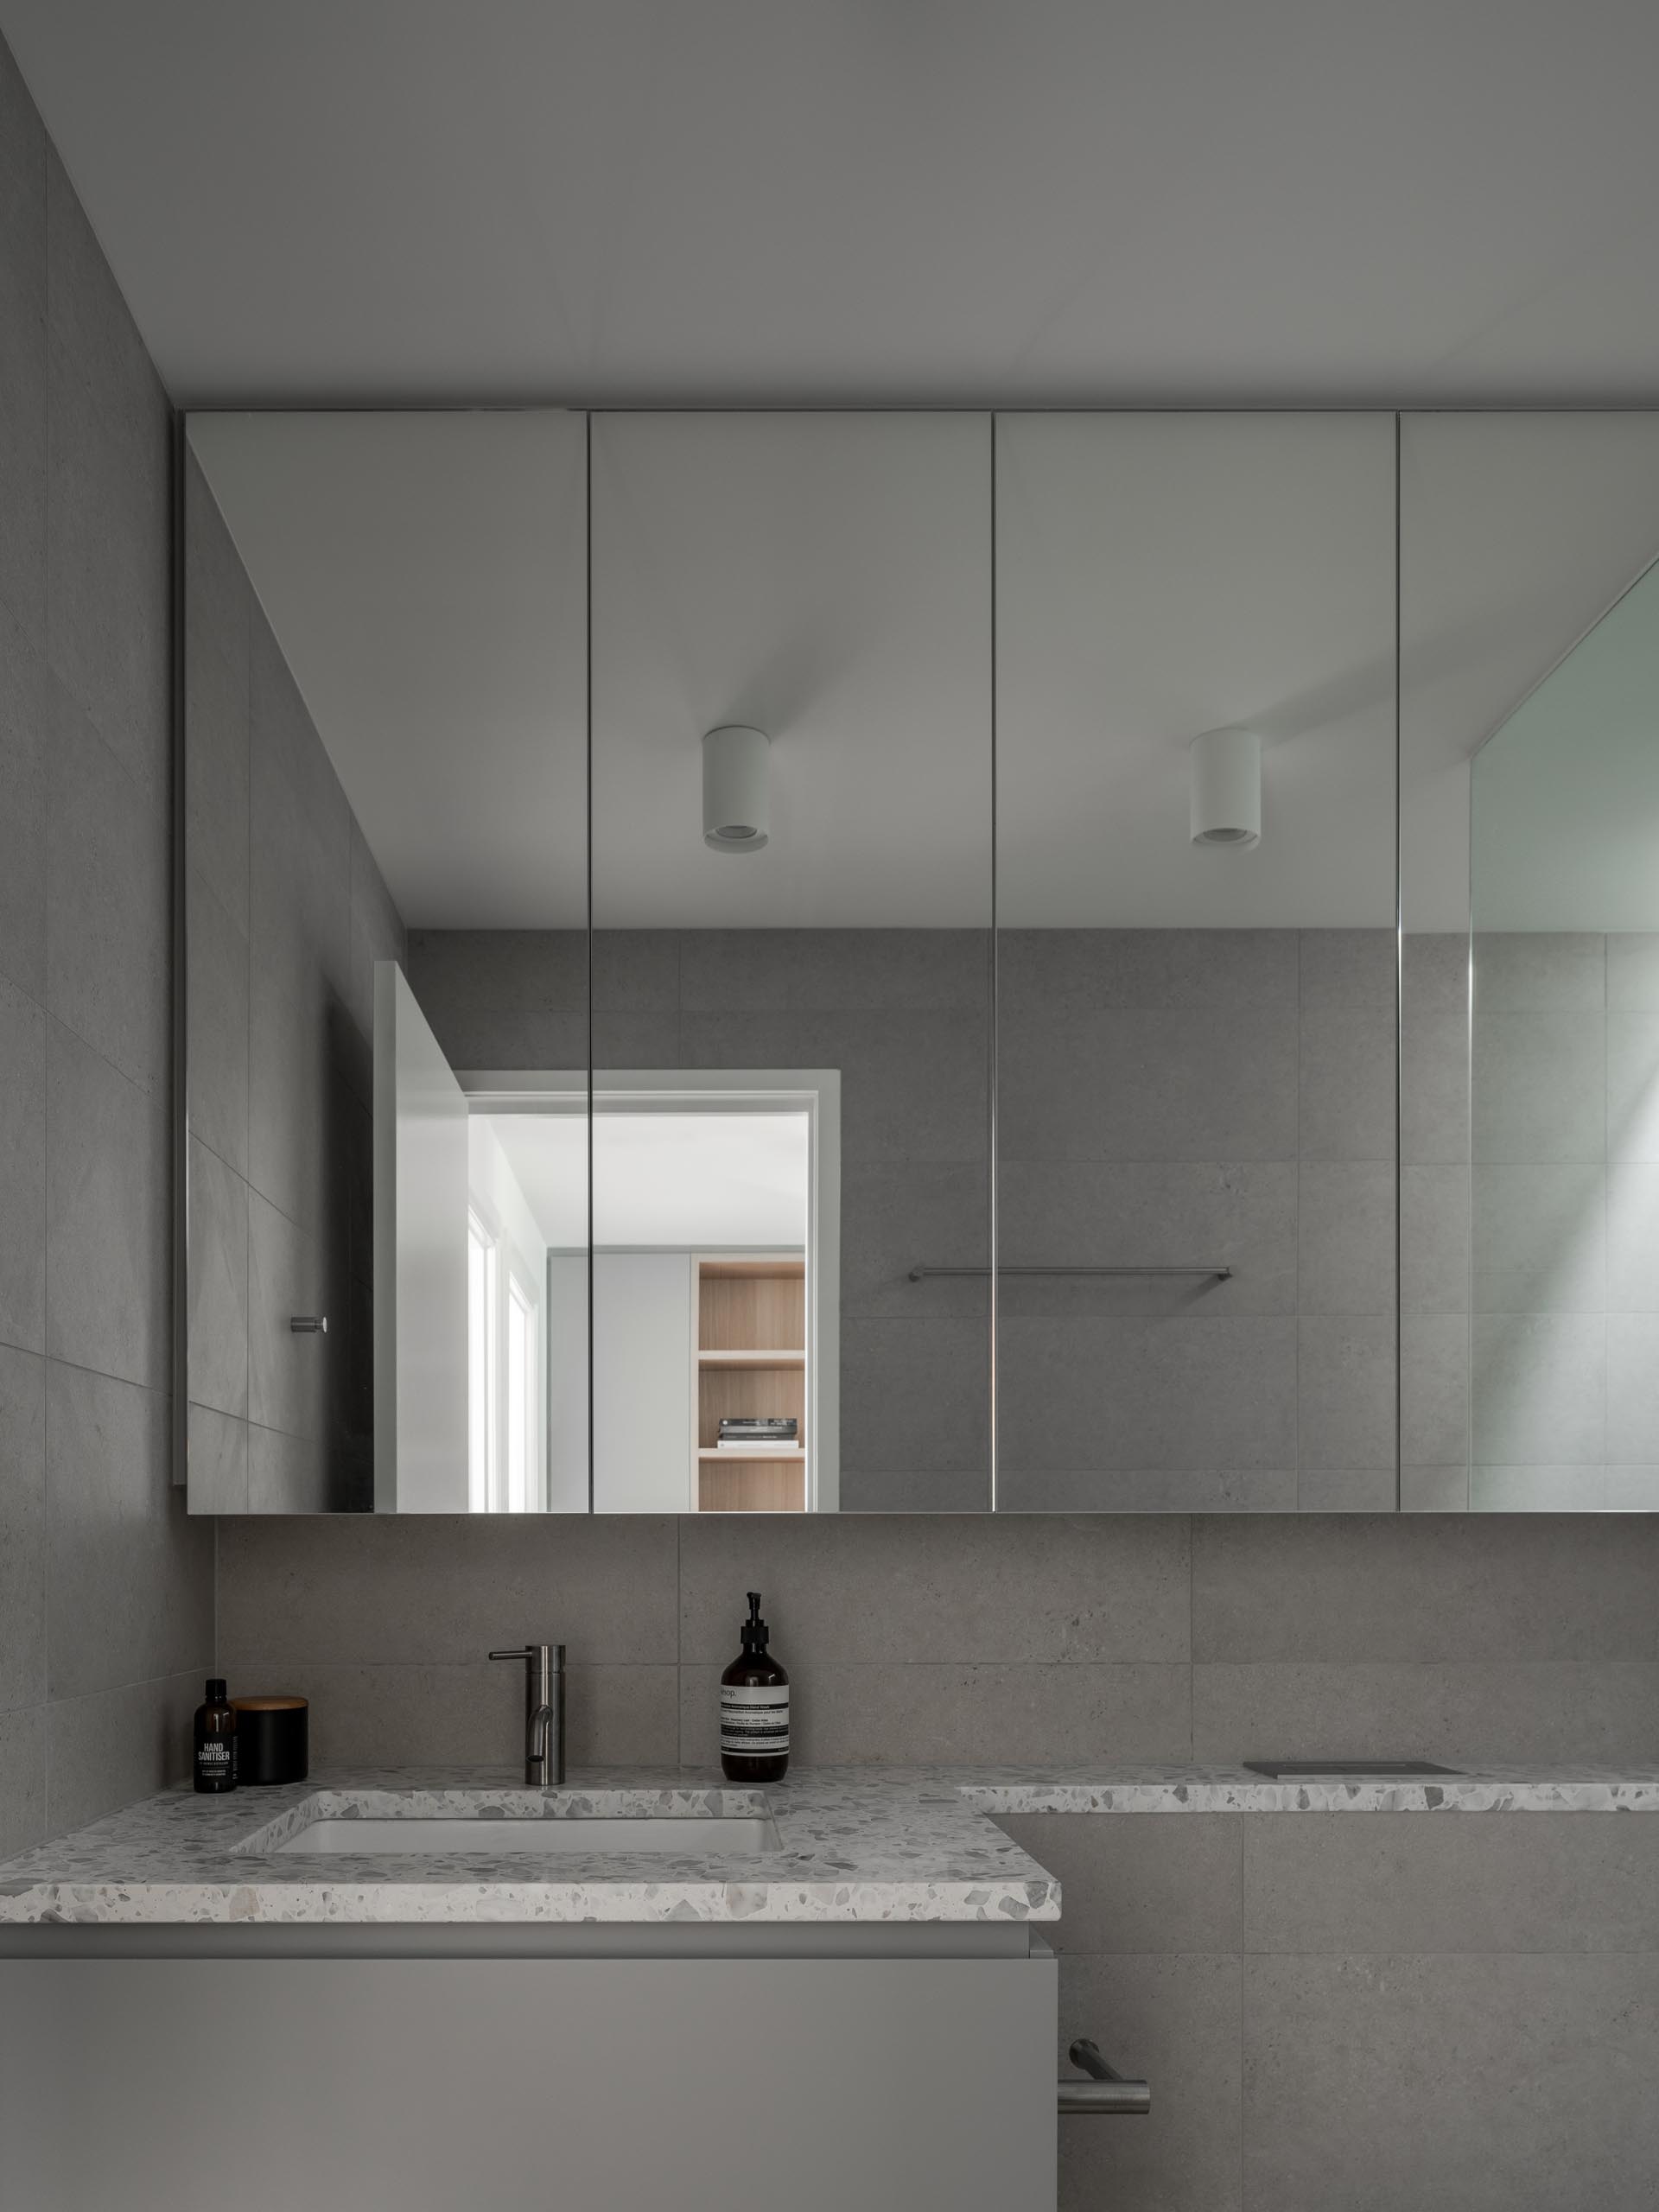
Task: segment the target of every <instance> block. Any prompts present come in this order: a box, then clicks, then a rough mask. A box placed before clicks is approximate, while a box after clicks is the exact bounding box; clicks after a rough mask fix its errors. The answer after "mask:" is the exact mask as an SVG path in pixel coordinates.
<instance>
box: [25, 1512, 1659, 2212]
mask: <svg viewBox="0 0 1659 2212" xmlns="http://www.w3.org/2000/svg"><path fill="white" fill-rule="evenodd" d="M219 1567H220V1581H219V1637H220V1641H219V1656H220V1659H221V1662H222V1663H223V1664H224V1665H225V1666H226V1669H227V1670H228V1671H229V1673H230V1675H231V1677H232V1687H233V1688H238V1689H249V1690H251V1689H256V1688H268V1689H270V1688H298V1689H299V1690H301V1691H302V1692H303V1693H304V1694H307V1695H308V1696H309V1697H310V1698H311V1699H312V1700H313V1711H312V1725H313V1730H314V1737H315V1743H316V1746H317V1751H318V1755H319V1757H320V1758H324V1759H333V1758H345V1759H351V1758H359V1759H377V1760H378V1759H387V1760H391V1761H394V1762H395V1761H418V1760H422V1759H427V1758H439V1759H460V1760H462V1761H477V1762H480V1763H492V1764H500V1763H510V1762H512V1761H514V1760H516V1758H518V1751H519V1742H520V1733H521V1730H522V1726H523V1712H522V1702H521V1695H520V1692H519V1689H518V1686H517V1685H516V1684H515V1683H514V1682H513V1681H509V1680H507V1679H505V1676H506V1671H507V1670H505V1669H502V1668H491V1667H490V1665H489V1664H488V1662H487V1661H486V1659H485V1657H484V1654H485V1653H486V1651H487V1650H489V1649H491V1647H492V1646H493V1645H497V1644H502V1643H515V1642H518V1641H519V1640H520V1639H524V1640H531V1639H535V1640H539V1639H541V1638H543V1637H563V1638H564V1640H565V1641H566V1642H567V1643H569V1647H570V1658H571V1663H572V1675H571V1694H570V1725H571V1738H572V1749H573V1753H574V1756H575V1758H578V1759H580V1760H582V1761H594V1762H597V1763H599V1764H617V1763H626V1762H629V1761H632V1760H649V1761H657V1760H665V1761H670V1762H671V1761H673V1760H675V1759H676V1758H678V1759H680V1760H682V1761H683V1762H685V1763H686V1764H691V1765H698V1766H707V1765H709V1764H711V1763H712V1761H713V1759H714V1758H715V1745H716V1735H715V1681H716V1677H717V1675H718V1672H719V1669H720V1668H721V1666H722V1665H723V1664H724V1662H726V1660H727V1659H728V1658H729V1657H730V1656H732V1649H733V1645H734V1638H735V1634H736V1624H737V1622H738V1619H739V1618H740V1616H741V1611H742V1606H743V1592H744V1591H745V1590H747V1589H749V1588H759V1589H760V1590H762V1591H763V1592H765V1600H766V1613H767V1618H768V1619H769V1620H770V1621H771V1623H772V1629H773V1633H774V1636H775V1638H776V1648H777V1649H778V1651H779V1656H781V1657H782V1658H783V1660H784V1661H785V1664H786V1665H787V1666H788V1667H789V1669H790V1670H791V1681H792V1694H793V1702H794V1716H795V1719H794V1726H795V1737H796V1744H797V1756H798V1758H799V1759H800V1760H802V1761H803V1762H808V1761H810V1762H818V1761H824V1760H832V1759H852V1760H861V1761H874V1762H896V1763H905V1762H909V1761H918V1760H963V1761H999V1760H1014V1761H1027V1762H1032V1763H1052V1764H1077V1763H1082V1762H1100V1761H1106V1760H1113V1759H1117V1760H1122V1759H1150V1760H1159V1761H1173V1760H1181V1759H1185V1758H1192V1757H1197V1758H1205V1759H1234V1758H1240V1757H1250V1756H1259V1755H1267V1754H1271V1753H1274V1752H1278V1753H1280V1754H1281V1755H1285V1756H1290V1757H1295V1756H1302V1757H1317V1756H1321V1755H1325V1756H1329V1755H1332V1754H1334V1753H1337V1752H1340V1751H1348V1752H1350V1753H1353V1754H1357V1755H1365V1754H1370V1755H1372V1756H1387V1755H1389V1754H1390V1753H1393V1754H1402V1753H1407V1754H1408V1753H1416V1754H1420V1755H1424V1756H1427V1757H1432V1758H1440V1759H1442V1760H1444V1761H1446V1762H1447V1763H1448V1764H1458V1763H1459V1761H1461V1760H1473V1759H1480V1758H1492V1759H1498V1758H1513V1759H1523V1760H1524V1759H1541V1760H1548V1759H1557V1758H1559V1759H1567V1760H1572V1759H1576V1758H1605V1759H1607V1760H1610V1761H1612V1762H1614V1763H1618V1762H1620V1761H1637V1760H1639V1761H1643V1762H1649V1761H1652V1760H1653V1759H1655V1758H1659V1608H1656V1607H1655V1606H1654V1605H1653V1602H1652V1593H1653V1590H1654V1587H1655V1584H1656V1577H1659V1522H1655V1521H1652V1520H1648V1519H1637V1520H1634V1521H1623V1522H1613V1521H1611V1520H1608V1519H1605V1518H1601V1517H1592V1516H1586V1517H1580V1518H1567V1517H1559V1516H1533V1517H1525V1518H1516V1517H1510V1516H1505V1517H1502V1518H1498V1519H1478V1518H1474V1517H1471V1516H1446V1517H1442V1516H1411V1517H1408V1518H1402V1517H1397V1516H1387V1517H1384V1516H1370V1515H1351V1516H1344V1517H1342V1518H1325V1517H1309V1518H1301V1519H1287V1518H1283V1517H1280V1516H1203V1517H1198V1518H1194V1519H1191V1520H1189V1519H1186V1518H1184V1517H1182V1516H1161V1517H1159V1518H1147V1517H1145V1516H1117V1517H1109V1516H1088V1517H1085V1518H1081V1519H1075V1520H1074V1519H1068V1518H1066V1517H1065V1516H1059V1515H1032V1516H998V1517H996V1518H995V1519H993V1518H990V1517H988V1516H953V1515H943V1516H931V1517H927V1518H924V1517H919V1516H891V1517H865V1518H861V1519H846V1518H842V1519H833V1518H824V1519H817V1520H798V1519H795V1518H792V1517H775V1518H767V1519H760V1520H753V1521H752V1520H747V1519H745V1520H737V1519H725V1518H722V1519H715V1520H709V1519H702V1518H687V1519H683V1520H680V1521H669V1520H657V1519H620V1518H618V1519H611V1520H605V1521H585V1520H562V1521H559V1522H548V1521H534V1520H532V1521H524V1522H517V1523H514V1524H505V1523H502V1522H474V1521H466V1520H460V1521H448V1520H445V1521H434V1520H425V1519H423V1520H419V1521H373V1520H369V1521H347V1522H340V1521H325V1520H315V1519H313V1520H304V1519H296V1520H275V1521H265V1522H255V1521H234V1522H233V1521H226V1522H224V1523H223V1524H222V1526H221V1529H220V1552H219ZM0 1746H3V1737H0ZM1007 1825H1009V1826H1010V1827H1012V1828H1013V1830H1014V1833H1015V1834H1017V1835H1018V1837H1019V1838H1020V1840H1021V1841H1022V1842H1023V1843H1025V1844H1026V1845H1027V1847H1029V1848H1030V1849H1031V1850H1032V1851H1033V1852H1034V1853H1036V1855H1037V1856H1038V1858H1039V1859H1040V1860H1041V1861H1042V1863H1043V1864H1044V1865H1046V1866H1050V1867H1052V1869H1053V1870H1054V1872H1056V1873H1058V1876H1059V1877H1060V1879H1061V1881H1062V1883H1063V1885H1064V1887H1065V1920H1064V1922H1063V1923H1062V1926H1061V1929H1060V1946H1061V1951H1062V1964H1061V2018H1060V2043H1061V2047H1062V2049H1063V2048H1064V2046H1065V2044H1066V2043H1067V2042H1069V2040H1070V2039H1071V2037H1073V2036H1076V2035H1079V2034H1090V2035H1093V2036H1095V2037H1096V2038H1097V2039H1098V2040H1099V2041H1100V2043H1101V2044H1102V2045H1103V2048H1104V2049H1105V2050H1107V2051H1108V2052H1109V2054H1110V2055H1111V2056H1114V2057H1115V2058H1116V2060H1117V2061H1118V2063H1120V2065H1122V2066H1123V2067H1125V2068H1126V2069H1128V2070H1130V2071H1132V2072H1144V2073H1145V2074H1146V2075H1147V2076H1148V2077H1149V2078H1150V2079H1151V2080H1152V2082H1153V2083H1154V2113H1153V2117H1152V2118H1151V2119H1150V2120H1147V2122H1145V2123H1141V2122H1139V2121H1135V2122H1124V2123H1122V2124H1121V2125H1119V2124H1116V2123H1114V2124H1111V2125H1104V2124H1102V2125H1098V2126H1097V2125H1095V2124H1092V2123H1090V2122H1085V2121H1067V2122H1065V2123H1063V2125H1062V2131H1061V2156H1062V2186H1061V2195H1060V2202H1061V2204H1062V2205H1063V2206H1064V2207H1066V2208H1068V2212H1071V2208H1077V2212H1082V2208H1083V2207H1084V2206H1088V2205H1093V2204H1097V2203H1110V2204H1111V2205H1113V2206H1114V2207H1116V2208H1119V2212H1187V2208H1191V2209H1192V2212H1217V2208H1224V2207H1245V2208H1249V2212H1258V2208H1259V2212H1269V2208H1271V2212H1281V2208H1282V2207H1285V2206H1291V2207H1302V2206H1306V2207H1307V2208H1309V2212H1313V2208H1321V2212H1322V2208H1324V2207H1325V2206H1328V2205H1332V2204H1337V2203H1340V2204H1344V2205H1356V2206H1368V2207H1376V2212H1383V2208H1388V2212H1393V2208H1395V2206H1399V2205H1405V2204H1409V2205H1421V2206H1424V2207H1444V2208H1446V2212H1452V2208H1453V2207H1456V2208H1458V2209H1459V2212H1462V2208H1463V2207H1465V2206H1467V2205H1471V2204H1474V2205H1483V2206H1486V2205H1489V2206H1491V2207H1493V2208H1497V2207H1498V2206H1505V2207H1507V2206H1509V2205H1511V2204H1519V2205H1526V2206H1533V2205H1535V2206H1538V2207H1540V2208H1542V2207H1545V2206H1550V2207H1554V2206H1558V2205H1563V2204H1569V2203H1597V2204H1606V2205H1621V2206H1622V2205H1625V2204H1631V2205H1634V2204H1637V2203H1639V2202H1643V2201H1644V2199H1643V2193H1642V2192H1643V2188H1644V2187H1645V2185H1646V2183H1645V2177H1648V2176H1650V2174H1651V2171H1652V2170H1653V2166H1654V2163H1655V2161H1656V2158H1659V2140H1656V2121H1655V2117H1654V2110H1653V2103H1652V2099H1651V2097H1650V2095H1649V2084H1650V2082H1651V2080H1652V2078H1653V2070H1654V2067H1655V2064H1656V2063H1659V2046H1656V2036H1655V2029H1654V2024H1653V2023H1654V2019H1655V2014H1656V2005H1659V1915H1656V1907H1655V1897H1656V1895H1659V1891H1656V1882H1659V1822H1649V1821H1625V1820H1618V1819H1614V1818H1611V1817H1608V1816H1604V1815H1587V1816H1567V1815H1513V1816H1506V1815H1479V1816H1475V1815H1466V1816H1465V1815H1456V1816H1449V1817H1446V1818H1444V1819H1433V1818H1421V1817H1411V1816H1404V1815H1402V1816H1396V1817H1370V1816H1367V1817H1364V1818H1360V1817H1357V1816H1356V1817H1354V1818H1351V1819H1346V1820H1312V1819H1308V1818H1306V1817H1305V1816H1294V1815H1292V1816H1283V1817H1278V1818H1268V1819H1264V1818H1262V1817H1261V1816H1257V1815H1251V1816H1249V1818H1248V1819H1247V1818H1245V1817H1243V1816H1237V1817H1228V1816H1215V1817H1212V1816H1209V1815H1203V1816H1198V1815H1120V1816H1116V1817H1108V1818H1090V1819H1080V1818H1064V1817H1054V1816H1047V1815H1045V1816H1043V1817H1041V1818H1039V1819H1032V1820H1027V1821H1020V1822H1013V1823H1008V1824H1007ZM1649 1831H1650V1833H1649ZM1557 2083H1559V2084H1560V2094H1556V2091H1555V2088H1554V2086H1553V2085H1554V2084H1557Z"/></svg>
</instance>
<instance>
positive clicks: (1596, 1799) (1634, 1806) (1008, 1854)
mask: <svg viewBox="0 0 1659 2212" xmlns="http://www.w3.org/2000/svg"><path fill="white" fill-rule="evenodd" d="M1626 1811H1628V1812H1653V1811H1659V1769H1653V1770H1617V1771H1615V1770H1606V1769H1600V1768H1595V1767H1580V1768H1570V1769H1567V1768H1563V1769H1559V1770H1551V1769H1542V1768H1523V1767H1487V1768H1481V1769H1478V1770H1473V1769H1471V1770H1465V1772H1463V1773H1460V1774H1459V1775H1456V1776H1441V1777H1432V1778H1427V1779H1423V1780H1419V1781H1401V1780H1386V1781H1385V1780H1365V1781H1347V1782H1343V1781H1329V1780H1317V1781H1310V1780H1306V1779H1297V1780H1288V1779H1287V1780H1284V1781H1280V1782H1274V1781H1270V1780H1268V1779H1266V1778H1264V1777H1262V1776H1259V1775H1254V1774H1250V1773H1248V1772H1247V1771H1246V1770H1244V1769H1243V1768H1242V1767H1236V1766H1192V1767H1152V1766H1145V1767H1141V1766H1117V1765H1106V1764H1101V1765H1098V1766H1093V1767H1087V1768H1083V1767H1069V1768H1063V1769H1047V1770H1041V1769H1033V1768H1024V1767H930V1768H913V1767H912V1768H899V1767H869V1768H849V1767H842V1768H836V1767H821V1768H816V1769H815V1768H810V1767H809V1768H802V1769H799V1770H797V1771H796V1772H795V1773H793V1774H791V1776H790V1777H788V1778H787V1779H786V1780H785V1781H784V1782H782V1783H770V1784H768V1785H767V1786H766V1788H765V1789H761V1790H753V1789H733V1788H730V1787H728V1786H722V1785H721V1783H719V1782H718V1781H717V1780H713V1779H709V1778H707V1777H700V1776H697V1775H696V1774H692V1773H689V1772H683V1771H680V1770H662V1771H647V1770H633V1769H623V1768H607V1769H603V1770H594V1771H592V1772H591V1773H589V1774H588V1775H587V1776H586V1777H580V1778H578V1779H576V1780H575V1781H573V1782H571V1783H569V1784H567V1785H566V1786H565V1787H564V1788H563V1789H556V1790H550V1791H549V1792H547V1793H546V1794H545V1796H543V1793H542V1792H540V1791H538V1790H533V1789H525V1788H524V1787H523V1785H522V1784H521V1783H518V1782H516V1781H515V1780H513V1779H512V1778H509V1777H505V1776H501V1775H499V1774H492V1773H490V1772H489V1771H488V1770H482V1769H478V1768H457V1769H451V1770H436V1769H418V1770H416V1769H408V1770H395V1771H394V1770H383V1771H375V1770H354V1771H353V1772H351V1773H349V1774H344V1773H341V1774H334V1775H330V1774H319V1775H317V1776H314V1777H312V1778H311V1779H310V1780H309V1781H307V1782H303V1783H291V1784H288V1785H285V1786H283V1787H280V1788H276V1789H240V1790H237V1791H235V1792H233V1793H232V1794H230V1795H227V1796H223V1797H212V1796H201V1797H199V1796H196V1795H195V1794H194V1792H193V1791H191V1790H189V1789H175V1790H169V1791H168V1792H167V1793H165V1794H164V1795H163V1796H159V1797H150V1798H146V1799H144V1800H143V1802H140V1803H138V1804H136V1805H130V1806H128V1807H127V1808H124V1810H123V1811H121V1812H118V1813H115V1814H111V1815H110V1816H109V1818H107V1819H106V1820H102V1821H97V1822H95V1823H94V1824H93V1825H92V1827H85V1828H81V1829H78V1830H77V1831H75V1832H74V1833H73V1834H69V1835H66V1836H62V1837H60V1838H58V1839H57V1840H55V1841H53V1842H50V1843H47V1844H43V1845H41V1846H40V1847H38V1848H37V1849H35V1850H33V1851H29V1852H25V1853H22V1854H21V1855H20V1856H19V1857H17V1858H15V1859H8V1860H6V1861H4V1862H3V1863H0V1923H14V1924H17V1923H35V1924H41V1923H99V1924H115V1923H130V1924H144V1923H148V1924H156V1923H185V1922H194V1923H207V1924H219V1925H226V1924H235V1923H296V1922H306V1923H370V1922H374V1923H399V1922H403V1923H407V1922H426V1923H435V1922H468V1921H471V1922H510V1923H528V1922H563V1923H578V1922H588V1923H594V1922H607V1923H634V1924H649V1923H660V1922H705V1923H709V1922H715V1923H721V1922H723V1923H738V1922H774V1923H803V1922H818V1923H834V1922H842V1923H845V1922H881V1921H886V1922H911V1921H941V1922H946V1921H956V1922H966V1921H995V1922H1003V1923H1007V1922H1011V1921H1012V1922H1020V1921H1031V1922H1043V1921H1053V1920H1058V1918H1059V1916H1060V1885H1059V1884H1058V1882H1057V1881H1056V1880H1055V1879H1054V1878H1053V1877H1052V1875H1050V1874H1048V1873H1047V1872H1046V1871H1045V1870H1044V1869H1043V1868H1042V1867H1041V1866H1039V1865H1038V1863H1037V1862H1036V1860H1035V1859H1033V1858H1031V1857H1030V1856H1029V1855H1028V1854H1027V1853H1026V1852H1025V1851H1023V1850H1021V1849H1020V1847H1019V1846H1018V1845H1016V1844H1014V1842H1012V1841H1011V1840H1009V1838H1008V1837H1007V1836H1006V1835H1004V1834H1002V1832H1001V1829H999V1828H998V1827H995V1825H994V1821H993V1817H989V1816H995V1815H1005V1816H1006V1815H1016V1814H1030V1813H1181V1812H1193V1813H1214V1812H1246V1813H1249V1812H1268V1813H1286V1812H1297V1813H1301V1812H1311V1813H1342V1812H1362V1813H1363V1812H1372V1813H1379V1812H1380V1813H1455V1812H1626ZM652 1813H656V1814H658V1815H676V1816H677V1817H679V1818H691V1819H698V1818H710V1817H714V1816H718V1815H754V1814H757V1813H759V1814H770V1815H771V1817H772V1821H773V1824H774V1829H775V1834H776V1837H777V1843H776V1846H775V1847H766V1848H764V1849H762V1850H760V1852H758V1853H736V1852H733V1851H724V1852H722V1851H719V1850H715V1851H710V1852H709V1853H707V1854H704V1853H694V1854H693V1853H686V1854H679V1853H677V1854H675V1855H672V1856H665V1855H661V1854H658V1853H620V1852H616V1851H595V1852H593V1853H560V1855H559V1856H558V1857H557V1858H556V1859H552V1860H549V1859H533V1860H527V1859H525V1858H524V1856H523V1855H515V1854H514V1853H511V1852H505V1851H502V1850H500V1849H499V1848H494V1849H493V1848H492V1838H491V1836H490V1834H489V1830H490V1829H491V1827H493V1826H494V1824H495V1823H496V1822H497V1821H502V1820H509V1819H518V1820H522V1819H537V1820H543V1819H569V1818H579V1817H581V1816H582V1815H609V1816H611V1817H617V1816H619V1815H620V1816H638V1815H648V1814H652ZM456 1814H462V1815H466V1814H471V1815H474V1816H475V1817H477V1818H478V1821H479V1826H480V1837H479V1846H478V1848H477V1849H476V1850H472V1849H467V1850H464V1851H445V1852H430V1853H428V1852H423V1853H420V1854H418V1856H415V1855H411V1854H409V1853H384V1852H383V1853H373V1852H363V1853H331V1854H329V1855H327V1856H315V1857H314V1856H285V1855H283V1854H282V1853H281V1852H280V1850H279V1848H278V1847H280V1845H281V1844H282V1843H283V1841H284V1840H286V1839H287V1838H289V1837H290V1836H292V1835H293V1834H296V1831H297V1830H298V1829H300V1828H301V1827H304V1826H306V1825H307V1824H308V1822H309V1821H313V1820H315V1819H318V1818H325V1817H326V1818H331V1819H336V1820H338V1819H353V1818H359V1819H360V1818H384V1817H386V1816H389V1815H390V1816H394V1817H396V1816H402V1817H410V1816H412V1815H426V1816H433V1815H437V1816H442V1815H456Z"/></svg>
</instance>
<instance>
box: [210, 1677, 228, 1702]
mask: <svg viewBox="0 0 1659 2212" xmlns="http://www.w3.org/2000/svg"><path fill="white" fill-rule="evenodd" d="M207 1702H208V1704H209V1705H223V1704H224V1703H225V1677H224V1676H223V1675H208V1677H207Z"/></svg>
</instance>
